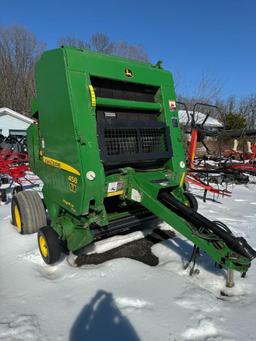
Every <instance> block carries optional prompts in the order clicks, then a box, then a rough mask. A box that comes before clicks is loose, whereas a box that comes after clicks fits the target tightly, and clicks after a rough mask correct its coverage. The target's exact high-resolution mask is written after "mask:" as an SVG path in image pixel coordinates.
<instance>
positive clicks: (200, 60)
mask: <svg viewBox="0 0 256 341" xmlns="http://www.w3.org/2000/svg"><path fill="white" fill-rule="evenodd" d="M255 13H256V1H254V0H243V1H241V0H180V1H176V0H173V1H172V0H169V1H168V0H158V1H150V0H148V1H146V0H141V1H139V0H137V1H136V0H129V1H122V0H119V1H117V0H108V1H100V0H98V1H86V0H62V1H57V0H41V1H39V0H33V1H32V0H0V25H3V26H5V25H22V26H25V27H26V28H27V29H29V30H30V31H32V32H34V33H35V34H36V36H37V37H38V39H39V40H41V41H44V42H46V44H47V47H48V48H53V47H55V46H56V41H57V40H58V38H60V37H61V36H65V35H72V36H76V37H78V38H81V39H85V40H87V39H88V38H89V37H90V36H91V35H92V34H93V33H95V32H104V33H106V34H107V35H108V36H109V37H110V38H111V39H112V40H114V41H119V40H125V41H127V42H128V43H135V44H141V45H143V46H144V48H145V49H146V51H147V52H148V54H149V57H150V60H151V61H152V62H156V61H157V60H159V59H161V60H163V61H164V67H165V68H167V69H169V70H171V71H173V72H174V73H175V74H178V75H179V78H180V79H181V81H182V85H181V88H182V89H183V90H184V91H186V92H187V94H189V95H191V94H193V92H194V89H195V86H196V84H197V83H198V81H199V79H200V78H201V76H202V73H205V74H206V75H209V77H210V78H212V79H214V78H215V79H218V80H220V81H221V82H222V83H223V97H228V96H229V95H235V96H238V97H242V96H246V95H249V94H251V93H256V67H255V63H256V44H255V40H256V39H255V37H256V19H255Z"/></svg>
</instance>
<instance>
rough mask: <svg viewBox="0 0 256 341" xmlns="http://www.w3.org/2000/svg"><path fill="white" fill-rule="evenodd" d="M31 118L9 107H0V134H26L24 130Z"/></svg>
mask: <svg viewBox="0 0 256 341" xmlns="http://www.w3.org/2000/svg"><path fill="white" fill-rule="evenodd" d="M32 122H33V120H32V119H31V118H29V117H27V116H24V115H21V114H19V113H18V112H16V111H14V110H11V109H9V108H0V134H2V135H4V136H9V135H26V130H27V128H28V127H29V125H30V124H31V123H32Z"/></svg>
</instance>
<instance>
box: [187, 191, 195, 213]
mask: <svg viewBox="0 0 256 341" xmlns="http://www.w3.org/2000/svg"><path fill="white" fill-rule="evenodd" d="M184 195H185V197H186V199H187V200H188V202H189V207H191V208H192V209H193V210H194V211H197V210H198V202H197V200H196V198H195V196H194V195H193V194H192V193H190V192H184Z"/></svg>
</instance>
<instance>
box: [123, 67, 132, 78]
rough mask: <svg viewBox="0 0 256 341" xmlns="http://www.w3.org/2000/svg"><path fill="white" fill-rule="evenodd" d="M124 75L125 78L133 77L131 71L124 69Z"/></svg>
mask: <svg viewBox="0 0 256 341" xmlns="http://www.w3.org/2000/svg"><path fill="white" fill-rule="evenodd" d="M124 74H125V76H126V77H132V76H133V73H132V70H130V69H128V68H125V69H124Z"/></svg>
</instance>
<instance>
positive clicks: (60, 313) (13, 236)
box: [0, 184, 256, 341]
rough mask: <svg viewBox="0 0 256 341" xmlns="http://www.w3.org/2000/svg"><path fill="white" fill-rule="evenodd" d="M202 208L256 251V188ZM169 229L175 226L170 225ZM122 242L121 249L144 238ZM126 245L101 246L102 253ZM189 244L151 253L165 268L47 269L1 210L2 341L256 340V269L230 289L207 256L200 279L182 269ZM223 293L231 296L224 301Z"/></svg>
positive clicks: (31, 241)
mask: <svg viewBox="0 0 256 341" xmlns="http://www.w3.org/2000/svg"><path fill="white" fill-rule="evenodd" d="M195 193H196V194H197V195H198V200H199V210H200V212H201V213H203V214H205V215H206V216H208V217H209V218H211V219H214V220H216V219H218V220H222V221H223V222H225V223H227V224H228V226H229V227H231V228H232V229H233V230H234V231H235V233H236V234H240V235H242V236H244V237H246V238H247V240H248V241H249V242H250V243H251V244H252V246H254V247H256V210H255V204H256V185H255V184H250V185H248V186H244V185H243V186H235V187H234V188H233V196H232V198H222V197H219V198H216V201H212V200H211V196H210V195H209V199H208V200H207V202H206V203H203V202H202V199H201V197H202V194H203V193H202V192H201V191H200V190H196V191H195ZM162 228H165V229H166V228H168V226H167V225H166V224H163V225H162ZM142 235H143V234H142V232H138V233H137V232H136V233H135V234H133V235H129V236H125V237H123V238H124V241H125V242H127V241H130V240H134V239H137V238H139V237H141V236H142ZM121 241H122V237H120V236H117V237H112V238H111V239H110V240H108V241H107V242H106V245H107V246H106V245H105V246H104V243H102V242H99V243H97V244H96V245H94V247H93V248H92V249H94V250H96V251H97V252H99V251H101V252H103V251H104V250H106V249H109V247H111V246H113V245H116V243H118V245H120V243H121ZM191 251H192V245H191V244H190V243H188V242H187V241H186V240H185V239H184V238H182V237H181V236H179V235H178V236H177V237H176V238H174V239H173V240H168V241H164V242H162V243H160V244H156V245H154V246H153V252H154V253H155V254H156V255H157V256H158V257H159V260H160V262H159V265H158V266H156V267H150V266H147V265H145V264H142V263H139V262H137V261H134V260H131V259H115V260H111V261H108V262H106V263H104V264H100V265H97V266H93V265H90V266H83V267H82V268H76V267H74V266H71V265H70V264H72V261H71V260H72V256H70V257H66V258H65V257H64V256H63V258H62V260H61V261H60V262H59V263H58V264H57V265H54V266H47V265H46V264H44V263H43V261H42V259H41V257H40V255H39V251H38V249H37V240H36V235H26V236H22V235H19V234H18V233H17V232H16V231H15V229H14V228H13V226H12V225H11V223H10V204H8V205H3V206H1V207H0V257H1V262H0V340H1V341H2V340H3V341H13V340H15V341H18V340H19V341H23V340H26V341H27V340H28V341H29V340H33V341H34V340H35V341H37V340H46V341H47V340H48V341H49V340H56V341H58V340H59V341H60V340H70V341H78V340H90V341H91V340H111V341H112V340H118V341H119V340H122V341H128V340H129V341H137V340H147V341H151V340H152V341H153V340H154V341H155V340H161V341H165V340H166V341H174V340H184V341H186V340H191V341H192V340H193V341H194V340H199V341H201V340H218V341H224V340H225V341H228V340H230V341H231V340H251V341H252V340H255V339H256V336H255V333H256V328H255V324H254V320H255V315H256V286H255V282H256V261H254V262H253V263H252V267H251V268H250V270H249V272H248V275H247V277H246V278H245V279H242V278H240V276H239V274H238V273H236V274H235V287H234V288H232V289H226V288H225V271H224V270H221V269H217V268H215V267H214V264H213V262H212V261H211V259H210V258H209V257H207V256H206V255H203V256H202V257H200V259H199V262H198V265H197V268H198V269H199V270H200V273H199V274H197V275H194V276H193V277H190V276H188V270H186V271H185V270H183V264H184V262H185V261H186V260H187V259H188V257H189V255H190V253H191ZM220 290H226V291H229V292H230V293H232V294H233V296H232V297H231V298H226V297H221V296H220Z"/></svg>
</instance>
